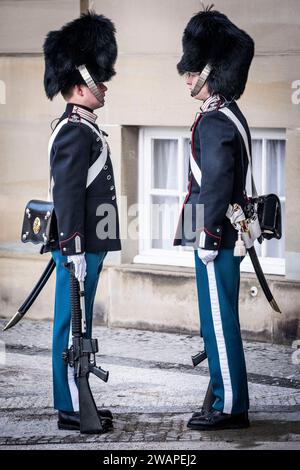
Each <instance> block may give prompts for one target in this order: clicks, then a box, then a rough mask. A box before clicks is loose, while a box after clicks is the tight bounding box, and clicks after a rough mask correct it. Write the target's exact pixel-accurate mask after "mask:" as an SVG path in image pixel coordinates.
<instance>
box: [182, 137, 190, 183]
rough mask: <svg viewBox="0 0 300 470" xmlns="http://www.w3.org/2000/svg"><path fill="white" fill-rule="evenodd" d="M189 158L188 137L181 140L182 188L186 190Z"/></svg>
mask: <svg viewBox="0 0 300 470" xmlns="http://www.w3.org/2000/svg"><path fill="white" fill-rule="evenodd" d="M189 160H190V139H184V141H183V163H184V167H183V188H184V191H185V190H186V191H187V187H188V175H189Z"/></svg>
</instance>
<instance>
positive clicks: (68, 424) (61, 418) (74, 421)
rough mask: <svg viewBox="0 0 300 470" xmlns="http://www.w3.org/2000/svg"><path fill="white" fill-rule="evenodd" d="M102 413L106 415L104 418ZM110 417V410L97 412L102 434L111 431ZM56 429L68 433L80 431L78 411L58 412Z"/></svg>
mask: <svg viewBox="0 0 300 470" xmlns="http://www.w3.org/2000/svg"><path fill="white" fill-rule="evenodd" d="M103 412H104V413H105V414H106V415H107V416H105V415H104V414H103ZM108 415H110V416H112V414H111V412H110V410H99V411H98V416H99V418H100V419H101V424H102V428H103V431H102V433H105V432H108V431H111V430H112V429H113V422H112V419H111V418H110V417H109V416H108ZM57 426H58V429H66V430H68V431H80V416H79V412H78V411H59V412H58V421H57Z"/></svg>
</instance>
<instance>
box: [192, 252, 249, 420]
mask: <svg viewBox="0 0 300 470" xmlns="http://www.w3.org/2000/svg"><path fill="white" fill-rule="evenodd" d="M240 261H241V258H239V257H235V256H233V249H224V248H223V249H220V250H219V253H218V256H217V257H216V258H215V260H214V261H212V262H210V263H208V264H207V265H206V266H205V265H204V263H203V262H202V261H201V259H200V258H199V257H198V254H197V251H195V266H196V279H197V290H198V302H199V312H200V324H201V331H202V335H203V340H204V344H205V349H206V352H207V358H208V366H209V372H210V378H211V384H212V391H213V395H214V398H215V400H214V403H213V408H215V409H217V410H219V411H223V412H224V413H229V414H231V413H242V412H244V411H247V410H248V408H249V396H248V383H247V372H246V364H245V358H244V350H243V344H242V339H241V332H240V324H239V310H238V298H239V285H240Z"/></svg>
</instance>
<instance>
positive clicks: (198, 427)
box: [187, 423, 250, 431]
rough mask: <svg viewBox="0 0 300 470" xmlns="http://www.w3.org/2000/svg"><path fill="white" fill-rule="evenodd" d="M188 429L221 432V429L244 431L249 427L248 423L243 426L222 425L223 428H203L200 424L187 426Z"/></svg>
mask: <svg viewBox="0 0 300 470" xmlns="http://www.w3.org/2000/svg"><path fill="white" fill-rule="evenodd" d="M187 427H188V428H189V429H193V430H195V431H219V430H220V431H221V430H223V429H246V428H249V427H250V423H244V424H228V425H226V424H224V426H203V425H201V424H199V425H197V424H190V425H189V424H187Z"/></svg>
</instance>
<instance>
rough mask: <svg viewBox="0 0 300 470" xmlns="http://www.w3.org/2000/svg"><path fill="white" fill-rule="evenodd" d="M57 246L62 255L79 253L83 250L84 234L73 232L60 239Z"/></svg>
mask: <svg viewBox="0 0 300 470" xmlns="http://www.w3.org/2000/svg"><path fill="white" fill-rule="evenodd" d="M59 247H60V252H61V254H62V255H63V256H72V255H80V254H81V253H84V251H85V250H84V236H83V235H82V234H81V233H79V232H75V233H73V235H71V236H70V237H68V238H66V239H63V240H62V239H60V242H59Z"/></svg>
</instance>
